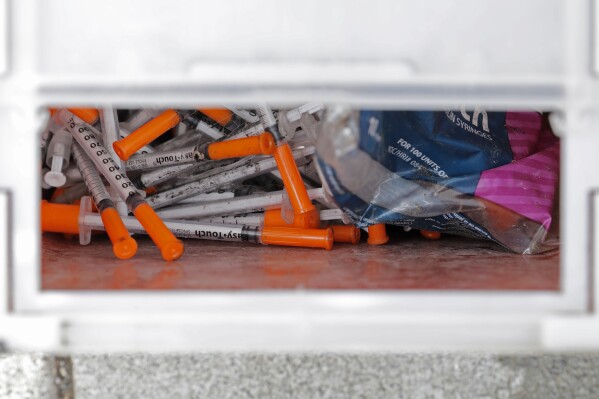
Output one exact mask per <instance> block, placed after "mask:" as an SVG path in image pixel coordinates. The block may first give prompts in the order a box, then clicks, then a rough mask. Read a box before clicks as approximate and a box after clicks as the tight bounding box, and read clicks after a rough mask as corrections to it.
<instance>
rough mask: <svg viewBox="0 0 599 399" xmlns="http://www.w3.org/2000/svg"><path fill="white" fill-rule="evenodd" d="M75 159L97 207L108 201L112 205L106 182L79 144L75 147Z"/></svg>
mask: <svg viewBox="0 0 599 399" xmlns="http://www.w3.org/2000/svg"><path fill="white" fill-rule="evenodd" d="M73 157H74V158H75V162H77V166H78V167H79V170H80V171H81V175H82V176H83V179H84V180H85V185H86V186H87V189H88V190H89V192H90V193H91V195H92V197H93V198H94V202H95V203H96V205H99V204H100V203H101V202H102V201H106V200H108V201H110V202H111V203H112V199H111V197H110V194H109V193H108V191H107V190H106V187H104V182H103V181H102V178H101V177H100V174H99V173H98V171H97V170H96V167H95V166H94V163H93V162H92V160H91V159H90V158H89V157H88V156H87V154H86V153H85V152H84V151H83V149H82V148H81V146H80V145H79V144H78V143H75V145H74V146H73Z"/></svg>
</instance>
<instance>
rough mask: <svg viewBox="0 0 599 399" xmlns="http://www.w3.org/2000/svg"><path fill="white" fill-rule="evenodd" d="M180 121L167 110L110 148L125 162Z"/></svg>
mask: <svg viewBox="0 0 599 399" xmlns="http://www.w3.org/2000/svg"><path fill="white" fill-rule="evenodd" d="M180 121H181V118H179V114H178V113H177V112H175V111H174V110H172V109H168V110H166V111H164V112H163V113H161V114H160V115H158V116H157V117H156V118H154V119H152V120H150V121H149V122H147V123H146V124H144V125H142V126H141V127H139V129H137V130H135V131H134V132H132V133H131V134H130V135H128V136H127V137H125V138H122V139H120V140H118V141H115V142H114V143H113V144H112V148H114V152H116V154H117V155H118V156H119V158H121V159H122V160H123V161H126V160H128V159H129V157H131V155H133V154H135V153H136V152H137V151H138V150H139V149H141V148H142V147H143V146H145V145H148V144H150V143H151V142H152V141H154V140H155V139H156V138H158V137H160V136H161V135H163V134H164V133H166V132H167V131H169V129H171V128H173V127H175V126H177V124H178V123H179V122H180Z"/></svg>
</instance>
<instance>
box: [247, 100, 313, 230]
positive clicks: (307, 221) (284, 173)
mask: <svg viewBox="0 0 599 399" xmlns="http://www.w3.org/2000/svg"><path fill="white" fill-rule="evenodd" d="M257 111H258V116H260V122H261V123H262V126H263V127H264V130H265V131H266V132H269V133H271V134H272V135H273V137H274V139H275V141H276V143H277V148H276V149H275V152H274V158H275V161H276V163H277V168H278V169H279V172H280V173H281V177H282V179H283V185H284V186H285V189H286V190H287V193H288V195H289V201H290V202H291V207H292V208H293V219H294V223H297V224H299V225H301V226H303V227H317V226H318V224H319V220H318V216H319V215H318V210H317V209H316V207H315V206H314V204H312V201H310V198H309V197H308V193H307V190H306V187H305V186H304V183H303V181H302V177H301V175H300V173H299V170H298V169H297V165H296V163H295V160H294V158H293V154H292V152H291V148H290V147H289V144H288V143H286V142H284V141H283V136H282V135H281V133H280V132H279V128H278V126H277V121H276V120H275V117H274V115H273V113H272V111H271V109H270V107H269V106H268V105H266V104H262V105H259V106H258V107H257Z"/></svg>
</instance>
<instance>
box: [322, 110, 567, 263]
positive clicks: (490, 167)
mask: <svg viewBox="0 0 599 399" xmlns="http://www.w3.org/2000/svg"><path fill="white" fill-rule="evenodd" d="M317 149H318V158H319V161H318V166H319V169H320V173H321V177H322V180H323V182H324V184H325V185H326V187H327V189H328V190H329V191H330V193H331V194H332V195H333V197H334V199H335V201H336V202H337V203H338V205H339V207H340V208H342V209H343V210H344V211H345V212H346V213H347V214H348V215H349V216H350V218H351V219H352V221H353V222H354V223H355V224H356V225H358V226H359V227H365V226H369V225H371V224H376V223H387V224H393V225H399V226H409V227H413V228H416V229H422V230H434V231H439V232H443V233H451V234H458V235H462V236H467V237H474V238H484V239H489V240H493V241H496V242H498V243H499V244H501V245H503V246H505V247H506V248H508V249H510V250H512V251H515V252H519V253H538V252H541V251H543V250H546V249H547V248H549V246H548V245H547V243H546V236H547V231H548V230H549V227H550V225H551V214H552V210H553V207H554V200H555V195H556V190H557V184H558V177H559V142H558V140H557V138H556V137H555V136H554V135H553V133H552V132H551V130H550V128H549V124H548V123H547V121H546V118H544V117H543V115H542V114H540V113H535V112H487V111H485V110H483V109H481V108H476V109H474V110H470V111H466V110H465V109H461V110H450V111H446V112H443V111H440V112H432V111H422V112H421V111H355V110H351V109H349V108H347V107H334V108H329V109H328V110H327V111H326V112H325V113H324V115H323V123H322V127H321V132H320V133H319V134H318V135H317Z"/></svg>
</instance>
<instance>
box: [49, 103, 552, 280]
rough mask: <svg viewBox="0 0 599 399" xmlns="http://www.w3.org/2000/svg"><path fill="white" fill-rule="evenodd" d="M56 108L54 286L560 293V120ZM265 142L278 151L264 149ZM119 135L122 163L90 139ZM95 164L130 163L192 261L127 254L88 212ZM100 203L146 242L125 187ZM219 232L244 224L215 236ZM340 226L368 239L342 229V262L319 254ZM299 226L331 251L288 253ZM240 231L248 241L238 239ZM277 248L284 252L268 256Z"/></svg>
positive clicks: (335, 254)
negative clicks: (315, 220) (284, 149)
mask: <svg viewBox="0 0 599 399" xmlns="http://www.w3.org/2000/svg"><path fill="white" fill-rule="evenodd" d="M71 111H73V113H71ZM55 112H56V113H55V115H54V117H53V119H52V120H50V122H49V124H48V126H47V127H46V129H45V130H44V132H43V135H42V141H43V142H44V140H45V143H44V144H43V147H44V150H43V151H44V152H45V156H44V159H43V161H44V162H43V163H44V169H42V173H41V175H42V182H43V183H42V185H44V186H45V188H44V189H42V190H41V191H42V197H43V199H44V200H45V201H47V202H46V203H45V204H46V205H45V206H48V208H47V209H46V211H44V210H43V211H42V222H43V223H46V222H47V223H50V225H52V226H54V227H52V228H49V229H46V230H49V231H48V232H46V233H44V234H43V236H42V263H41V270H42V273H41V276H42V278H41V287H42V290H46V291H53V290H83V291H98V290H100V291H102V290H107V291H109V290H166V291H177V290H270V289H275V290H276V289H278V290H281V289H284V290H290V289H298V288H303V289H314V290H320V289H323V290H331V289H333V290H335V289H338V290H356V289H361V290H494V291H497V290H525V291H526V290H529V291H530V290H535V291H539V290H541V291H558V290H559V289H560V268H559V248H558V244H557V243H558V238H559V237H558V236H559V233H558V232H559V220H558V219H559V218H558V215H557V211H556V210H557V209H558V207H557V203H558V187H557V186H558V175H559V143H558V141H557V139H556V138H555V136H554V135H553V134H552V132H551V127H550V124H549V117H550V115H551V113H549V112H544V113H541V112H536V111H526V112H523V111H508V112H505V111H487V110H483V109H479V108H475V109H464V108H457V109H454V110H447V111H430V112H426V111H379V110H361V111H359V110H355V109H348V108H345V107H341V106H333V105H327V106H326V107H325V106H322V105H320V104H316V103H310V104H304V105H302V106H299V107H288V108H275V109H274V112H273V114H272V118H274V120H275V121H276V122H274V124H273V126H274V128H271V126H268V125H269V122H268V121H269V119H268V118H269V116H268V115H266V116H265V115H264V110H263V109H256V108H255V107H251V106H250V107H229V108H223V109H213V108H210V109H207V108H200V109H167V108H161V109H141V108H126V107H123V108H119V109H118V110H115V112H111V110H110V108H104V109H102V110H101V112H99V113H98V112H95V111H93V110H92V112H89V113H86V112H85V110H81V109H75V110H74V109H57V110H56V111H55ZM73 115H74V116H73ZM265 118H266V119H265ZM86 120H87V122H86ZM157 120H158V122H160V123H158V122H156V121H157ZM69 121H70V122H69ZM151 121H154V123H155V124H157V125H160V128H159V130H160V129H161V130H163V131H164V132H161V133H163V134H155V136H153V137H150V136H151V134H149V135H147V137H146V141H145V142H144V141H143V140H141V139H140V140H141V141H140V140H137V141H136V140H135V137H142V136H143V135H140V133H139V131H140V130H139V129H141V131H142V132H143V130H144V129H146V130H152V129H149V128H148V126H152V125H151V123H152V122H151ZM69 123H71V126H69ZM148 124H150V125H148ZM117 126H118V128H117ZM144 126H145V128H144ZM80 129H89V130H83V131H80ZM264 132H267V133H268V134H270V135H271V136H270V137H271V139H272V140H273V141H272V142H271V141H269V140H268V137H267V138H266V139H264V140H266V141H264V140H263V142H260V140H258V138H259V137H261V136H260V135H261V134H263V133H264ZM146 133H147V132H146ZM116 134H118V137H116V136H115V138H116V139H118V140H123V141H122V142H121V143H123V145H122V146H120V147H119V146H117V150H116V151H113V149H112V148H111V146H110V145H106V146H104V147H99V146H97V145H95V144H94V143H93V141H94V138H90V137H88V139H86V138H85V137H86V136H90V135H91V136H94V137H95V139H96V140H98V141H99V142H103V141H104V140H109V139H107V136H110V135H116ZM78 135H79V136H80V137H77V136H78ZM61 136H62V137H63V139H61V138H60V137H61ZM125 137H133V139H131V138H130V139H125ZM249 137H253V138H254V139H255V140H254V141H246V142H242V145H241V146H240V147H231V146H220V147H219V145H216V146H213V144H214V143H227V142H229V143H230V142H231V141H230V140H231V139H232V138H237V139H240V138H249ZM73 138H74V139H73ZM150 138H153V139H150ZM78 139H79V141H78ZM81 140H83V141H81ZM90 140H91V141H90ZM148 140H149V141H148ZM73 143H75V144H73ZM77 143H78V144H77ZM284 144H289V145H290V150H291V155H292V156H293V158H294V159H295V163H296V164H297V166H298V170H299V172H300V174H301V177H302V182H301V183H302V187H306V189H307V194H308V196H309V198H310V200H311V202H312V203H313V204H315V206H316V211H315V212H316V214H318V216H319V218H320V219H321V222H320V223H319V224H318V225H310V223H312V222H310V221H309V220H308V216H306V215H309V214H310V212H309V211H306V212H304V213H301V212H300V213H298V212H297V207H298V204H297V202H298V200H297V198H296V196H297V194H294V193H289V190H284V189H285V188H286V186H285V183H284V176H283V175H282V174H284V173H286V172H285V171H284V170H280V169H279V167H280V162H279V161H278V160H277V159H276V157H275V156H274V155H273V151H275V150H274V149H272V148H268V147H269V146H273V147H274V148H278V147H279V146H281V145H284ZM73 145H75V147H77V148H78V149H74V148H73ZM86 145H87V146H88V147H87V148H86ZM61 146H62V147H61ZM252 146H253V147H252ZM67 147H68V148H67ZM92 148H93V151H92ZM69 149H70V151H68V150H69ZM210 149H212V152H211V150H210ZM61 151H62V154H63V155H64V156H63V159H61V160H59V161H57V160H55V159H56V157H53V156H52V155H56V154H58V155H59V156H60V154H61ZM102 151H105V152H102ZM235 151H237V153H235ZM116 152H119V153H116ZM94 153H97V154H96V155H94ZM81 154H83V155H81ZM223 154H224V155H223ZM240 154H241V155H243V156H240V157H234V158H230V159H229V158H228V156H232V155H240ZM83 156H84V157H87V158H88V160H89V161H90V162H91V165H92V168H93V170H95V171H96V173H97V174H98V176H97V177H98V178H100V180H99V181H100V182H103V183H109V181H108V180H107V179H106V173H104V172H105V171H104V172H103V171H102V165H99V164H97V163H96V162H104V161H103V160H104V159H107V157H108V156H110V157H111V158H113V159H114V160H116V161H117V162H120V161H119V160H120V158H125V159H127V161H124V162H123V164H124V165H125V169H126V170H127V172H126V176H127V178H125V177H124V176H123V180H121V179H119V184H120V183H121V182H124V181H129V180H130V181H131V184H130V185H127V184H128V183H127V184H125V185H124V186H123V188H124V189H125V190H129V191H131V192H133V191H138V192H140V193H142V196H143V195H145V197H146V198H145V201H146V202H147V203H148V204H150V206H151V207H152V208H153V209H154V210H155V211H156V212H157V214H158V216H159V217H160V218H161V219H163V220H164V221H166V222H167V226H168V227H169V228H170V229H171V231H173V232H174V233H175V234H176V235H180V236H185V235H187V236H194V238H183V239H182V240H183V243H184V246H185V252H184V254H183V256H181V257H180V258H179V259H177V260H174V261H171V262H165V261H164V260H163V259H162V257H163V256H164V254H162V256H161V251H160V250H159V249H158V248H157V247H156V245H155V244H154V243H153V241H152V239H150V238H149V237H147V236H146V235H145V234H134V235H133V239H134V240H135V241H136V243H137V251H136V254H135V256H133V257H131V258H129V259H117V258H116V257H115V251H116V250H115V249H114V248H113V247H114V246H115V244H114V239H113V240H112V242H111V239H109V237H108V236H107V235H106V234H104V233H103V231H102V230H104V228H103V227H102V222H103V221H102V220H101V217H100V216H99V215H98V214H94V213H93V212H94V211H93V210H92V209H91V200H89V199H84V200H83V205H81V204H82V202H81V197H82V196H88V195H89V187H88V185H89V183H90V181H89V179H90V178H91V177H90V176H86V169H85V167H84V166H82V163H81V158H82V157H83ZM94 157H96V158H97V159H95V160H94ZM211 157H212V158H211ZM206 158H211V160H208V159H206ZM224 158H227V159H224ZM64 159H67V160H68V166H66V167H65V165H66V162H65V161H64ZM59 162H60V163H59ZM105 165H112V163H110V162H107V163H106V164H105ZM258 165H259V166H258ZM108 167H110V166H108ZM244 168H245V169H247V170H248V173H247V174H246V175H244V174H243V173H244V172H243V169H244ZM171 170H172V171H173V172H172V173H171V174H169V172H168V171H171ZM181 171H182V172H181ZM218 171H220V173H217V172H218ZM53 172H56V173H53ZM82 172H83V173H82ZM98 172H99V173H98ZM175 172H177V173H175ZM48 173H50V174H49V175H48ZM119 173H120V172H119ZM117 175H118V173H117ZM102 176H103V177H102ZM219 176H220V177H223V176H224V177H223V178H222V179H221V178H219ZM86 178H87V179H88V185H86V184H85V183H84V180H85V179H86ZM97 181H98V180H96V182H97ZM101 185H102V186H104V184H101ZM55 186H58V187H55ZM107 187H108V186H107ZM105 191H106V195H108V197H109V198H111V199H112V200H113V205H114V207H115V209H117V210H120V212H121V214H122V219H123V220H124V221H125V222H126V223H125V225H126V226H125V227H128V228H129V230H130V231H132V232H134V231H136V229H137V228H138V226H137V225H136V223H137V222H136V221H135V216H134V215H129V216H126V215H125V213H126V212H127V211H125V210H124V208H125V207H126V206H127V205H129V208H130V209H129V210H131V205H132V204H131V203H129V204H127V203H126V202H125V201H121V200H122V199H123V198H122V196H119V192H117V191H118V190H114V189H111V188H106V189H105ZM121 191H122V190H121ZM121 194H122V193H121ZM97 200H98V197H97V198H96V202H98V201H97ZM57 204H60V205H61V206H63V208H60V207H58V208H56V207H53V206H55V205H57ZM103 206H105V204H103V205H101V206H100V207H99V208H101V209H102V207H103ZM299 206H302V205H301V204H300V205H299ZM86 207H88V208H86ZM67 208H68V209H67ZM96 208H98V206H96ZM264 210H266V214H265V213H264ZM312 214H314V213H313V212H312ZM49 215H50V216H49ZM57 215H62V216H60V217H58V216H57ZM82 215H83V216H82ZM85 215H88V216H89V217H86V216H85ZM45 218H46V219H47V220H45ZM57 218H58V220H56V219H57ZM302 218H304V219H306V220H304V219H302ZM44 220H45V221H44ZM49 220H50V221H49ZM127 221H129V222H130V223H131V224H128V223H129V222H127ZM223 222H227V223H229V224H232V225H233V226H236V227H233V228H232V229H230V230H227V228H222V227H218V226H223V225H222V223H223ZM169 223H172V224H170V225H169ZM285 223H294V224H295V225H293V226H283V230H284V231H283V233H281V234H283V235H284V237H283V238H280V236H277V237H278V238H272V236H268V235H267V234H266V233H264V232H265V231H266V230H267V228H269V227H271V226H272V227H279V226H280V225H283V224H285ZM346 223H347V224H346ZM333 224H334V225H344V226H356V227H357V228H356V229H354V230H351V228H348V231H351V232H352V234H354V235H355V234H357V233H360V235H361V238H360V239H359V242H358V243H357V244H351V243H347V242H338V241H339V240H340V234H341V233H339V234H338V236H336V237H335V236H334V237H333V241H335V242H334V243H333V244H332V247H333V248H332V250H326V249H324V248H322V247H324V246H327V245H328V244H323V242H324V241H323V240H326V239H327V238H326V237H325V236H324V235H323V234H322V231H325V229H326V227H327V226H331V225H333ZM372 224H386V233H387V236H388V238H389V239H388V242H387V243H385V244H382V245H374V243H372V241H376V240H375V235H376V234H375V232H373V231H372V228H371V227H370V229H371V231H370V234H368V229H369V227H367V226H368V225H372ZM134 225H135V226H137V227H135V226H134ZM46 226H47V225H46ZM132 226H133V227H132ZM206 226H212V227H211V228H206ZM240 226H245V227H240ZM289 228H293V229H295V230H296V231H299V230H298V229H300V228H301V229H309V230H312V229H315V228H318V229H319V230H321V233H314V234H315V235H314V236H310V235H309V234H308V236H309V237H308V239H307V240H304V241H301V240H300V241H301V242H300V244H301V245H304V246H305V245H308V244H306V243H307V242H312V245H316V246H320V247H321V248H306V247H301V246H300V247H297V246H288V245H289V240H290V238H289V234H290V232H289V231H285V229H289ZM60 229H63V230H60ZM82 229H85V230H86V232H83V231H82ZM56 230H60V231H61V233H58V232H56ZM67 230H68V231H67ZM87 230H91V231H87ZM95 230H97V231H95ZM52 231H54V232H52ZM273 231H275V230H273ZM339 231H341V229H339ZM333 233H334V232H333ZM456 233H457V234H456ZM227 234H229V236H228V238H229V239H230V240H232V241H240V242H225V241H224V240H225V239H227ZM273 234H274V233H273ZM277 234H278V233H277ZM285 234H286V235H285ZM319 234H320V235H319ZM310 237H311V238H310ZM209 238H211V239H209ZM354 238H355V236H354ZM369 238H370V241H371V243H370V244H369V243H368V241H369ZM277 239H280V240H283V241H279V243H284V244H287V245H273V244H274V243H275V241H276V240H277ZM310 239H311V240H312V241H310ZM80 240H82V241H83V242H87V241H89V244H88V245H80ZM273 240H274V241H273ZM351 240H352V236H350V237H346V238H345V241H351ZM356 240H357V239H356ZM254 241H255V242H254ZM382 241H385V237H384V235H383V237H382V238H380V239H379V244H381V243H382ZM265 243H268V244H270V245H261V244H265ZM314 243H316V244H314ZM125 252H126V251H125ZM126 256H127V255H126V254H125V255H123V257H126Z"/></svg>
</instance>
